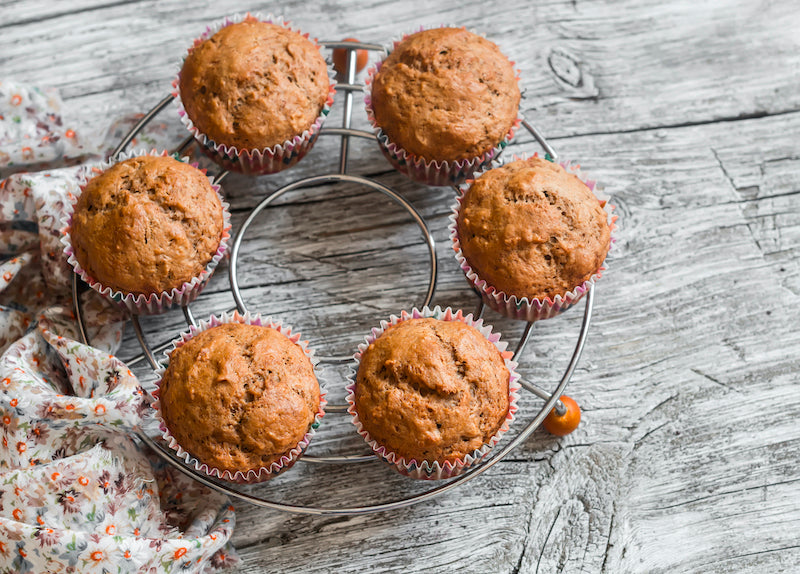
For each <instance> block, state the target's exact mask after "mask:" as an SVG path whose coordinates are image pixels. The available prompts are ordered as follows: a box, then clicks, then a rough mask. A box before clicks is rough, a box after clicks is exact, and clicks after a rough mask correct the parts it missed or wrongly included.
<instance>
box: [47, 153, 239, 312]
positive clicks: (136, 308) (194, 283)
mask: <svg viewBox="0 0 800 574" xmlns="http://www.w3.org/2000/svg"><path fill="white" fill-rule="evenodd" d="M144 155H153V156H168V155H170V154H169V152H167V151H158V150H150V151H145V150H138V151H132V152H128V153H121V154H119V156H118V158H117V160H116V161H107V162H103V163H101V164H100V165H98V166H96V167H93V168H91V169H90V170H89V173H87V174H86V175H85V178H84V179H83V180H82V181H81V182H80V188H81V193H82V192H83V190H84V189H85V188H86V186H87V185H88V183H89V181H90V180H91V179H92V178H94V177H96V176H98V175H100V174H101V173H103V172H104V171H105V170H107V169H108V168H110V167H111V166H113V165H115V164H116V163H119V162H121V161H124V160H126V159H130V158H133V157H140V156H144ZM173 157H175V156H173ZM176 159H178V160H179V161H182V162H184V163H189V159H188V158H185V157H184V158H177V157H176ZM189 165H191V166H192V167H197V164H196V163H190V164H189ZM200 171H202V172H203V173H205V170H200ZM209 180H211V181H213V179H212V178H209ZM211 187H213V188H214V191H215V192H216V193H217V196H218V197H219V200H220V203H221V204H222V218H223V224H222V235H221V236H220V241H219V246H218V247H217V250H216V252H215V253H214V255H213V256H212V257H211V260H210V261H209V262H208V264H207V265H206V266H205V268H204V269H203V271H202V272H201V273H200V275H198V276H197V277H193V278H192V279H191V280H190V281H187V282H185V283H184V284H183V285H181V286H180V287H175V288H173V289H170V290H169V291H163V292H161V293H150V294H147V295H145V294H141V293H139V294H134V293H124V292H122V291H119V290H117V289H114V288H112V287H109V286H106V285H103V284H102V283H100V282H99V281H98V280H96V279H95V278H94V277H92V276H91V275H90V274H89V272H88V271H87V270H86V269H84V268H83V266H81V264H80V263H79V262H78V260H77V258H76V257H75V249H74V247H73V245H72V235H71V229H72V214H73V212H74V209H75V204H76V202H77V201H78V197H77V196H75V197H71V198H70V200H71V201H70V202H69V203H68V204H67V205H66V206H65V214H64V217H63V219H62V236H61V243H62V245H63V246H64V255H65V256H66V257H67V262H68V263H69V264H70V265H71V266H72V268H73V270H74V271H75V273H77V274H78V276H79V277H80V278H81V280H83V281H84V282H85V283H86V284H87V285H89V287H91V288H92V289H93V290H95V291H97V292H98V293H100V294H101V295H102V296H103V297H105V298H106V299H109V300H110V301H113V302H114V303H116V304H117V305H119V306H121V307H124V308H125V309H127V310H128V311H130V312H131V313H134V314H141V315H156V314H159V313H163V312H165V311H167V310H169V309H170V308H171V307H174V306H178V305H188V304H189V303H191V302H192V301H194V300H195V299H196V298H197V296H198V295H199V294H200V292H201V291H202V290H203V288H204V287H205V286H206V284H207V283H208V280H209V279H211V275H212V274H213V273H214V270H215V269H216V268H217V265H219V262H220V261H222V258H223V257H224V256H225V254H226V253H227V251H228V242H229V241H230V238H231V214H230V211H229V209H228V203H227V202H226V201H225V200H224V198H223V197H222V194H221V193H220V186H219V185H216V184H214V183H212V184H211Z"/></svg>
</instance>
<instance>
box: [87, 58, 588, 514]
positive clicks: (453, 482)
mask: <svg viewBox="0 0 800 574" xmlns="http://www.w3.org/2000/svg"><path fill="white" fill-rule="evenodd" d="M320 44H322V45H323V46H325V47H326V48H328V49H336V48H343V49H346V50H347V51H348V58H347V62H346V67H347V71H346V74H345V76H346V78H347V82H346V83H338V84H337V85H336V88H337V90H340V91H343V92H344V106H345V108H344V114H343V122H342V127H341V128H330V127H329V128H322V129H321V130H320V133H319V135H337V136H340V137H341V138H342V141H341V148H340V155H339V173H329V174H325V175H319V176H314V177H307V178H304V179H300V180H297V181H295V182H293V183H290V184H288V185H285V186H283V187H281V188H280V189H278V190H276V191H274V192H272V194H270V195H269V196H268V197H266V198H265V199H263V200H262V201H261V203H259V204H258V205H257V206H256V207H255V208H254V209H253V210H252V212H251V213H250V215H249V216H248V217H247V219H246V220H245V221H244V223H243V224H242V226H241V228H240V229H239V231H238V233H237V235H236V238H235V239H234V241H233V245H232V248H231V255H230V265H229V268H228V271H229V273H228V274H229V278H230V283H231V290H232V293H233V297H234V300H235V301H236V309H238V310H239V312H240V313H244V312H245V311H247V307H246V305H245V303H244V301H243V299H242V295H241V292H240V290H239V281H238V277H237V271H238V257H239V249H240V247H241V244H242V241H243V239H244V236H245V234H246V232H247V230H248V228H249V227H250V224H251V223H252V222H253V220H254V219H255V217H257V216H258V214H259V213H260V212H261V211H262V210H263V209H264V208H266V207H267V206H268V205H270V204H271V203H272V202H274V201H275V200H276V199H278V198H279V197H281V196H282V195H284V194H286V193H290V192H292V191H296V190H298V189H302V188H306V187H310V186H314V185H319V184H325V183H335V182H349V183H353V184H358V185H362V186H365V187H368V188H370V189H371V190H373V191H377V192H379V193H381V194H383V195H385V196H387V197H389V198H390V199H391V200H393V201H394V202H395V203H397V204H398V205H399V206H401V207H402V208H403V209H405V210H406V211H407V212H408V213H409V215H410V216H411V217H412V218H413V220H414V222H415V223H416V224H417V226H418V227H419V228H420V231H421V232H422V235H423V238H424V240H425V244H426V246H427V249H428V255H429V264H430V276H429V283H428V289H427V292H426V293H425V299H424V302H423V303H422V305H423V306H424V305H429V304H430V302H431V300H432V299H433V295H434V292H435V290H436V277H437V271H438V270H437V265H436V245H435V243H434V240H433V236H432V235H431V233H430V231H429V230H428V227H427V225H426V223H425V221H424V220H423V218H422V217H421V216H420V214H419V213H418V212H417V210H416V209H415V208H414V206H413V205H412V204H411V203H410V202H408V201H407V200H406V199H404V198H403V197H402V196H401V195H399V194H398V193H396V192H395V191H394V190H392V189H391V188H389V187H387V186H385V185H383V184H382V183H380V182H378V181H375V180H373V179H369V178H366V177H360V176H354V175H348V174H347V173H346V172H347V159H348V151H349V140H350V138H351V137H358V138H366V139H372V140H375V139H376V137H375V135H374V134H372V133H370V132H366V131H363V130H356V129H352V128H351V127H350V124H351V119H352V108H353V92H356V91H362V90H363V88H364V86H363V85H362V84H356V83H355V74H356V50H373V51H381V52H383V53H384V54H386V49H385V48H384V46H381V45H380V44H368V43H363V42H320ZM172 99H173V96H172V95H169V96H167V97H165V98H164V99H163V100H161V101H160V102H159V103H158V104H156V106H155V107H153V109H151V110H150V111H149V112H148V113H147V114H145V115H144V116H143V117H142V118H141V119H140V120H139V122H137V124H136V125H135V126H133V128H131V130H130V132H128V134H127V135H126V136H125V137H124V138H123V139H122V141H120V143H119V145H118V146H117V148H116V149H115V150H114V151H113V152H112V154H111V157H112V158H115V157H117V156H118V155H119V154H120V153H121V152H122V151H123V150H124V149H125V148H126V147H127V146H128V145H129V144H130V143H131V141H133V139H134V138H135V137H136V135H137V134H138V133H139V132H140V131H141V130H142V128H144V127H145V126H146V125H147V124H148V123H149V122H150V121H151V120H152V119H153V118H154V117H156V116H157V115H158V114H159V113H160V112H161V111H163V110H164V109H165V108H166V107H167V106H168V105H169V103H170V102H171V101H172ZM522 125H523V126H524V127H525V128H526V129H527V130H528V131H529V132H530V133H531V135H532V136H533V137H534V138H535V139H536V141H537V142H538V143H539V144H540V145H541V146H542V148H543V149H544V151H545V152H546V153H547V154H549V155H550V156H551V157H552V158H553V159H554V160H555V159H556V158H557V154H556V152H555V150H554V149H553V148H552V147H551V146H550V145H549V144H548V142H547V140H545V138H544V136H543V135H542V134H541V133H540V132H539V131H538V130H537V129H536V128H535V127H534V126H533V125H532V124H530V123H529V122H528V121H526V120H524V119H523V120H522ZM194 142H195V140H194V138H193V136H189V137H187V138H186V139H185V140H183V142H182V143H181V144H180V145H179V146H178V147H177V148H176V149H175V153H182V152H184V151H185V150H186V149H188V147H189V146H191V145H192V144H193V143H194ZM227 175H228V171H222V172H220V173H219V174H217V175H216V177H214V183H220V182H221V181H222V180H223V179H224V178H225V177H226V176H227ZM80 288H81V285H80V284H79V278H78V276H77V274H73V275H72V302H73V306H74V308H75V316H76V318H77V323H78V331H79V334H80V337H81V339H82V341H83V342H84V343H86V344H89V340H88V337H87V332H86V326H85V321H84V318H83V313H82V309H81V304H80V297H79V292H80ZM593 304H594V286H593V285H592V286H591V287H590V288H589V290H588V293H587V294H586V297H585V307H584V312H583V321H582V323H581V328H580V333H579V335H578V340H577V342H576V344H575V349H574V350H573V352H572V357H571V358H570V361H569V364H568V365H567V368H566V370H565V371H564V374H563V376H562V377H561V380H560V381H559V382H558V384H557V385H556V386H555V389H553V391H552V392H548V391H545V390H544V389H541V388H539V387H538V386H536V385H534V384H532V383H530V382H528V381H525V380H524V379H521V380H520V381H519V383H520V385H521V386H522V388H523V389H525V390H527V391H528V392H530V393H532V394H534V395H536V396H537V397H539V398H541V399H543V400H544V405H542V407H541V409H540V410H539V412H538V413H537V414H536V416H535V417H533V419H532V420H531V421H530V422H529V423H528V424H527V425H525V426H524V427H523V428H522V430H521V431H519V434H517V436H515V437H514V438H513V439H511V440H510V441H509V442H508V444H506V445H505V446H504V447H503V448H501V449H499V450H497V448H496V447H495V452H493V453H492V454H491V456H489V457H487V458H486V459H484V460H483V461H482V462H481V463H479V464H478V465H476V466H474V467H472V468H471V469H470V470H468V471H466V472H464V473H463V474H461V475H459V476H457V477H455V478H452V479H450V480H449V481H448V482H445V483H441V484H439V485H438V486H435V487H432V488H431V489H429V490H427V491H425V492H422V493H419V494H416V495H413V496H408V497H406V498H400V499H397V500H392V501H390V502H384V503H380V504H373V505H369V506H353V507H339V508H335V507H316V506H302V505H294V504H286V503H282V502H274V501H271V500H267V499H265V498H261V497H258V496H254V495H252V494H248V493H245V492H241V491H239V490H237V489H236V488H235V486H236V485H234V484H233V483H228V482H224V481H221V480H216V479H213V478H211V477H210V476H208V475H206V474H203V473H200V472H198V471H196V470H194V469H193V468H191V467H189V466H187V465H186V464H185V463H184V462H183V460H181V459H179V458H177V457H176V456H175V455H174V453H173V451H172V450H170V449H169V448H168V447H166V446H165V445H164V444H162V443H161V442H159V440H158V439H153V438H152V437H150V436H148V435H147V434H146V433H144V432H138V433H136V434H137V436H138V437H139V439H140V440H141V441H142V442H143V443H145V444H146V445H148V446H149V447H150V448H151V449H152V450H153V451H154V452H155V453H156V454H158V455H159V456H160V457H161V458H163V459H164V460H165V461H166V462H167V463H168V464H170V465H171V466H173V467H174V468H176V469H177V470H179V471H180V472H182V473H183V474H185V475H187V476H189V477H190V478H192V479H194V480H196V481H198V482H200V483H202V484H204V485H206V486H208V487H209V488H212V489H214V490H216V491H219V492H222V493H224V494H227V495H229V496H232V497H234V498H237V499H239V500H242V501H244V502H248V503H250V504H254V505H256V506H260V507H264V508H271V509H274V510H282V511H286V512H292V513H296V514H311V515H359V514H369V513H374V512H381V511H385V510H393V509H397V508H402V507H406V506H411V505H412V504H416V503H419V502H423V501H426V500H430V499H432V498H434V497H436V496H439V495H441V494H444V493H445V492H448V491H450V490H453V489H454V488H456V487H458V486H459V485H461V484H463V483H465V482H468V481H470V480H472V479H474V478H476V477H477V476H479V475H481V474H483V473H484V472H486V471H488V470H489V469H490V468H492V467H493V466H494V465H495V464H497V463H498V462H500V461H501V460H502V459H503V458H504V457H505V456H506V455H508V453H510V452H511V451H512V450H514V449H515V448H516V447H518V446H519V445H520V444H522V443H523V442H524V441H525V440H526V439H527V438H528V437H529V436H530V435H531V434H532V433H533V431H535V430H536V428H537V427H538V426H539V425H540V424H541V423H542V421H543V420H544V418H545V417H546V416H547V414H548V413H549V412H550V411H551V410H552V409H553V408H555V409H556V410H557V411H559V413H562V414H563V410H564V406H563V404H561V401H560V397H561V394H562V393H563V392H564V388H565V387H566V386H567V383H569V381H570V378H571V377H572V374H573V373H574V372H575V368H576V367H577V364H578V361H579V359H580V356H581V352H582V351H583V347H584V344H585V343H586V337H587V335H588V332H589V323H590V322H591V317H592V307H593ZM182 309H183V314H184V317H185V319H186V323H187V325H193V326H196V322H195V319H194V316H193V314H192V312H191V310H190V308H189V307H188V306H183V308H182ZM484 309H485V308H484V304H483V301H482V300H481V301H480V302H479V303H478V306H477V309H476V311H475V313H474V315H475V317H476V318H477V317H482V316H483V312H484ZM130 318H131V322H132V324H133V329H134V333H135V334H136V338H137V339H138V341H139V343H140V345H141V347H142V353H141V354H140V355H137V356H136V357H134V358H133V359H131V360H129V361H127V364H128V365H134V364H136V363H139V362H141V361H145V360H146V361H147V362H148V363H149V364H150V366H151V367H152V368H153V369H154V370H156V369H158V368H159V367H160V364H159V362H158V361H157V359H156V356H155V354H156V353H159V352H162V351H164V350H166V349H167V348H169V346H170V344H171V341H172V340H174V338H173V339H170V340H169V341H165V342H162V343H160V344H158V345H156V346H155V347H152V348H151V347H150V345H149V344H148V342H147V341H146V339H145V336H144V333H143V331H142V328H141V325H140V323H139V318H138V316H137V315H135V314H131V317H130ZM533 326H534V323H528V324H527V325H526V327H525V329H524V331H523V333H522V335H521V336H520V340H519V343H518V344H517V347H516V350H515V351H514V360H517V358H518V357H519V356H520V354H521V353H522V352H523V350H524V348H525V345H526V344H527V342H528V339H529V338H530V335H531V332H532V329H533ZM319 359H320V362H321V363H328V364H344V363H348V362H351V361H353V357H352V356H351V355H347V356H338V357H336V356H334V357H319ZM325 410H326V412H327V413H344V412H346V410H347V405H331V404H329V405H327V407H326V409H325ZM511 432H512V431H509V433H508V434H509V435H511ZM298 460H300V461H304V462H309V463H315V464H355V463H364V462H369V461H378V460H379V459H378V458H377V457H376V456H375V455H373V454H368V455H359V454H355V455H353V454H342V455H335V456H326V457H315V456H312V455H309V454H305V455H303V456H302V457H300V458H299V459H298Z"/></svg>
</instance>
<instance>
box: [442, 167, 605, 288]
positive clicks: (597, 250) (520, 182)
mask: <svg viewBox="0 0 800 574" xmlns="http://www.w3.org/2000/svg"><path fill="white" fill-rule="evenodd" d="M456 225H457V230H458V238H459V241H460V243H461V251H462V253H463V255H464V257H465V258H466V260H467V262H468V263H469V265H470V266H471V267H472V268H473V270H474V271H475V272H476V273H477V275H478V276H479V277H480V278H481V279H484V280H486V281H487V282H488V283H489V285H491V286H492V287H494V288H495V289H498V290H500V291H503V292H505V293H506V294H507V295H516V296H517V297H518V298H522V297H528V298H539V299H543V298H545V297H550V298H551V299H552V298H553V297H554V296H555V295H563V294H564V293H566V292H567V291H570V290H572V289H573V288H575V287H577V286H578V285H580V284H582V283H583V282H584V281H586V280H587V279H589V277H591V275H592V274H594V273H595V272H597V271H598V269H599V268H600V266H601V265H602V264H603V261H604V260H605V257H606V254H607V253H608V249H609V247H610V245H611V229H610V227H609V224H608V216H607V214H606V212H605V211H604V210H603V208H602V207H601V205H600V202H599V201H598V199H597V197H596V196H595V195H594V194H593V193H592V191H591V190H590V189H589V188H588V187H587V186H586V184H585V183H583V182H582V181H581V180H580V179H579V178H578V177H577V176H575V175H574V174H571V173H567V172H566V171H565V170H564V168H562V167H561V166H560V165H558V164H555V163H552V162H549V161H546V160H544V159H540V158H537V157H534V158H530V159H527V160H518V161H513V162H511V163H508V164H506V165H504V166H503V167H499V168H496V169H492V170H489V171H487V172H486V173H484V174H483V175H481V176H480V177H479V178H478V179H477V180H476V181H475V182H474V183H473V184H472V185H471V186H470V187H469V189H468V190H467V192H466V194H465V196H464V200H463V202H462V204H461V209H460V213H459V217H458V220H457V224H456Z"/></svg>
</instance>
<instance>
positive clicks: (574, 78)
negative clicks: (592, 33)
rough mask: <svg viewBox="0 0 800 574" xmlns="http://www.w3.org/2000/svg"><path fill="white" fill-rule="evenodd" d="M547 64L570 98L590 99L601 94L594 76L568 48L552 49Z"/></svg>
mask: <svg viewBox="0 0 800 574" xmlns="http://www.w3.org/2000/svg"><path fill="white" fill-rule="evenodd" d="M547 64H548V65H549V66H550V70H551V71H552V72H553V75H554V76H555V78H556V83H557V84H558V85H559V86H561V88H562V89H563V90H565V91H567V92H569V97H570V98H574V99H579V100H588V99H594V98H597V97H598V96H599V95H600V90H599V89H598V88H597V86H595V84H594V77H593V76H592V75H591V74H590V73H589V72H588V71H587V70H586V69H585V67H584V65H583V63H582V62H581V61H580V58H578V57H577V56H575V55H573V54H571V53H570V52H569V51H567V50H566V49H564V48H553V49H552V50H550V54H548V56H547Z"/></svg>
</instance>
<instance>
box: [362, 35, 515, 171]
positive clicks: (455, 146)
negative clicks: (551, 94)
mask: <svg viewBox="0 0 800 574" xmlns="http://www.w3.org/2000/svg"><path fill="white" fill-rule="evenodd" d="M373 74H374V75H373V76H372V77H371V79H370V80H368V82H369V84H370V94H369V101H368V105H367V112H368V115H369V116H370V119H371V120H372V121H373V125H374V127H375V128H377V130H378V137H379V141H381V142H382V144H383V147H384V152H385V153H386V154H387V157H389V159H390V161H392V162H393V163H394V164H395V166H396V167H398V169H400V170H401V171H404V173H406V174H407V175H410V176H412V177H413V178H414V179H418V180H420V181H424V182H425V183H431V182H432V181H433V183H432V184H434V185H447V184H452V183H454V182H458V181H459V180H463V179H464V178H465V177H468V176H469V175H471V174H472V172H474V171H475V170H476V169H479V168H480V167H481V166H483V165H486V163H487V162H488V161H490V160H491V158H492V157H494V156H495V155H496V154H497V153H499V151H500V150H501V149H502V147H504V146H505V144H506V143H507V142H508V140H510V138H511V135H512V133H513V130H514V128H515V127H516V123H517V114H518V111H519V101H520V91H519V86H518V83H517V78H516V74H515V71H514V68H513V65H512V63H511V62H510V61H509V60H508V58H506V57H505V56H504V55H503V54H502V52H500V49H499V48H498V47H497V46H496V45H495V44H494V43H492V42H490V41H489V40H487V39H486V38H483V37H482V36H479V35H477V34H473V33H472V32H469V31H467V30H465V29H463V28H436V29H432V30H423V31H421V32H417V33H416V34H411V35H410V36H407V37H405V38H404V39H403V40H402V41H400V42H399V43H397V44H396V45H395V47H394V50H393V51H392V52H391V53H390V54H389V56H388V57H387V58H386V59H385V60H384V61H383V62H381V64H380V65H379V66H378V67H377V68H376V69H375V70H374V71H373ZM424 166H427V169H424ZM420 175H424V177H422V178H420V177H418V176H420Z"/></svg>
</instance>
